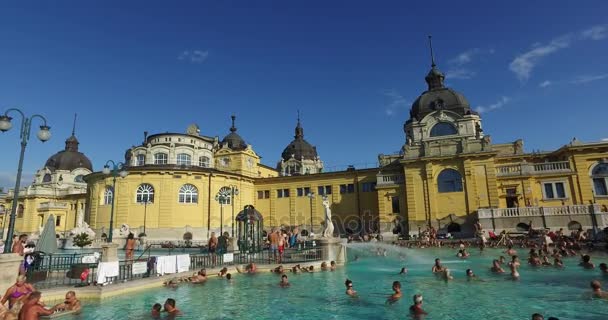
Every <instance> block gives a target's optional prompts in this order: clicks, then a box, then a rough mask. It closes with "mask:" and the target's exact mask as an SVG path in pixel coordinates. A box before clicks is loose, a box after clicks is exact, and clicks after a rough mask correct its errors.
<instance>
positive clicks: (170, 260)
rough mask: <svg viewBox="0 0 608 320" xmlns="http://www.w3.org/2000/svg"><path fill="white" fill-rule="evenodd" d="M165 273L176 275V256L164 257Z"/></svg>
mask: <svg viewBox="0 0 608 320" xmlns="http://www.w3.org/2000/svg"><path fill="white" fill-rule="evenodd" d="M163 258H164V259H163V262H164V263H163V264H164V265H165V266H164V269H165V270H164V273H165V274H167V273H176V272H177V258H176V256H164V257H163Z"/></svg>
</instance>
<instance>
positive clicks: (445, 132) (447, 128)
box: [431, 122, 458, 137]
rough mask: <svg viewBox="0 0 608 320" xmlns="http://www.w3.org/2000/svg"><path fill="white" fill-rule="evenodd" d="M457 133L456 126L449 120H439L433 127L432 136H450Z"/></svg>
mask: <svg viewBox="0 0 608 320" xmlns="http://www.w3.org/2000/svg"><path fill="white" fill-rule="evenodd" d="M457 133H458V130H456V127H454V126H453V125H452V124H451V123H449V122H439V123H437V124H436V125H434V126H433V128H432V129H431V137H440V136H449V135H452V134H457Z"/></svg>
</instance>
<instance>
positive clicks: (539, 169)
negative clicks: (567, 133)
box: [496, 161, 572, 177]
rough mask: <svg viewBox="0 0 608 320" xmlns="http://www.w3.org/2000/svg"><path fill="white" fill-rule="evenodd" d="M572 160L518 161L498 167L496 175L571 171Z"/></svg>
mask: <svg viewBox="0 0 608 320" xmlns="http://www.w3.org/2000/svg"><path fill="white" fill-rule="evenodd" d="M569 172H572V169H570V162H568V161H556V162H543V163H526V162H524V163H518V164H509V165H504V166H497V167H496V175H497V176H499V177H504V176H522V175H529V174H547V173H569Z"/></svg>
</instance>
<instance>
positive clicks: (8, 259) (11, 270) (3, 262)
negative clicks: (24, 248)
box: [0, 253, 23, 294]
mask: <svg viewBox="0 0 608 320" xmlns="http://www.w3.org/2000/svg"><path fill="white" fill-rule="evenodd" d="M22 262H23V257H22V256H20V255H19V254H17V253H3V254H0V270H2V272H0V292H2V294H4V292H6V290H7V289H8V288H9V287H10V286H12V285H13V284H14V283H15V280H17V276H18V275H19V265H20V264H21V263H22Z"/></svg>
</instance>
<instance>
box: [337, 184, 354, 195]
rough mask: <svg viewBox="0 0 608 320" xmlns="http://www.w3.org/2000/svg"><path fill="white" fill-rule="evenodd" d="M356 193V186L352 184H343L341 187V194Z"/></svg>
mask: <svg viewBox="0 0 608 320" xmlns="http://www.w3.org/2000/svg"><path fill="white" fill-rule="evenodd" d="M353 192H355V185H354V184H352V183H349V184H341V185H340V193H353Z"/></svg>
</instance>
